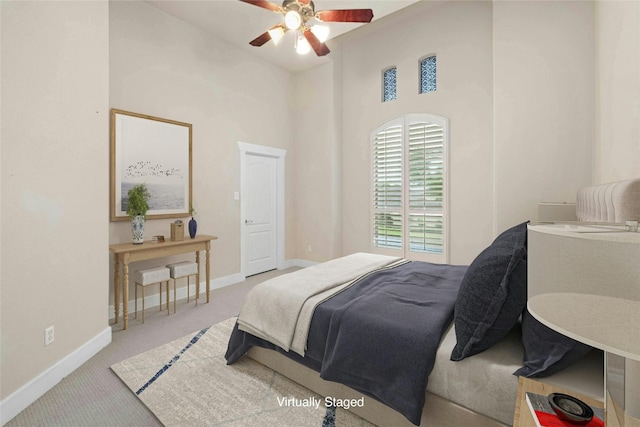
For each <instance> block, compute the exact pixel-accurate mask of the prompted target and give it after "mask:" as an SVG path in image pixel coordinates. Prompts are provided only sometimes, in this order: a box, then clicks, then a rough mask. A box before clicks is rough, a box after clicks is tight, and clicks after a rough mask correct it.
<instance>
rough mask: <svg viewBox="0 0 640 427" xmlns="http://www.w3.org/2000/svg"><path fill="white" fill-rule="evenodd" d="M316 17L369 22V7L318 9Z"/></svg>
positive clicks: (339, 20)
mask: <svg viewBox="0 0 640 427" xmlns="http://www.w3.org/2000/svg"><path fill="white" fill-rule="evenodd" d="M316 18H318V19H319V20H321V21H324V22H371V20H372V19H373V10H371V9H342V10H320V11H318V12H316Z"/></svg>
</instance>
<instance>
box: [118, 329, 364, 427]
mask: <svg viewBox="0 0 640 427" xmlns="http://www.w3.org/2000/svg"><path fill="white" fill-rule="evenodd" d="M234 323H235V318H231V319H227V320H225V321H223V322H221V323H218V324H215V325H213V326H211V327H210V328H205V329H203V330H202V331H199V332H195V333H193V334H190V335H188V336H185V337H183V338H180V339H177V340H175V341H172V342H170V343H168V344H165V345H162V346H160V347H157V348H155V349H153V350H150V351H147V352H145V353H142V354H139V355H137V356H134V357H132V358H130V359H126V360H124V361H122V362H120V363H117V364H115V365H113V366H112V367H111V369H112V370H113V371H114V372H115V373H116V374H117V375H118V376H119V377H120V379H122V381H124V383H125V384H126V385H127V386H128V387H129V388H130V389H131V391H133V392H134V393H136V394H137V396H138V398H139V399H140V400H141V401H142V402H143V403H144V404H145V405H146V406H147V407H148V408H149V410H150V411H151V412H153V414H154V415H155V416H156V417H157V418H158V419H159V420H160V422H162V423H163V424H164V425H165V426H205V425H206V426H241V427H247V426H283V427H288V426H290V427H303V426H311V427H321V426H322V425H323V420H324V419H325V415H326V413H327V409H326V408H325V405H324V400H323V398H322V397H320V396H318V395H316V394H314V393H313V392H311V391H309V390H307V389H306V388H304V387H301V386H300V385H298V384H296V383H294V382H293V381H291V380H289V379H288V378H286V377H283V376H282V375H280V374H278V373H276V372H274V371H273V370H271V369H269V368H267V367H265V366H263V365H261V364H259V363H257V362H255V361H253V360H251V359H249V358H248V357H244V358H242V359H241V360H239V361H238V362H236V363H234V364H233V365H230V366H228V365H226V361H225V359H224V353H225V351H226V349H227V341H228V338H229V335H230V333H231V330H232V328H233V325H234ZM316 406H317V407H316ZM330 412H331V411H330ZM335 425H336V426H337V427H342V426H345V427H351V426H354V427H355V426H371V424H370V423H368V422H366V421H364V420H363V419H362V418H360V417H358V416H356V415H353V414H352V413H350V412H348V411H345V410H343V409H340V408H339V409H338V411H337V413H336V414H335Z"/></svg>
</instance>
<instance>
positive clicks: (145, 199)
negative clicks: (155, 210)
mask: <svg viewBox="0 0 640 427" xmlns="http://www.w3.org/2000/svg"><path fill="white" fill-rule="evenodd" d="M127 195H128V196H129V200H128V201H127V215H129V218H131V234H132V235H133V244H134V245H141V244H142V243H144V221H145V219H146V217H147V211H148V210H149V198H150V197H151V194H150V193H149V190H148V189H147V186H146V185H145V184H137V185H135V186H133V188H131V189H130V190H129V191H128V193H127Z"/></svg>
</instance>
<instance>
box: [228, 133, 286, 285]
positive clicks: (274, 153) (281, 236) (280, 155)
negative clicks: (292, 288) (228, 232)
mask: <svg viewBox="0 0 640 427" xmlns="http://www.w3.org/2000/svg"><path fill="white" fill-rule="evenodd" d="M238 148H239V149H240V274H241V275H242V277H244V278H246V277H247V276H246V274H245V272H246V258H247V257H246V249H247V248H246V247H245V245H246V239H247V228H246V227H245V224H244V220H245V219H246V201H245V199H244V194H246V186H247V179H246V172H247V155H254V156H265V157H272V158H275V159H276V266H277V268H278V270H281V269H283V268H285V265H284V251H285V229H284V210H285V204H284V195H285V186H284V180H285V174H284V168H285V163H284V159H285V156H286V155H287V150H285V149H282V148H273V147H267V146H264V145H257V144H250V143H248V142H241V141H238Z"/></svg>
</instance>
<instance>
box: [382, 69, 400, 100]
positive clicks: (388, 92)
mask: <svg viewBox="0 0 640 427" xmlns="http://www.w3.org/2000/svg"><path fill="white" fill-rule="evenodd" d="M396 72H397V69H396V67H391V68H387V69H386V70H384V72H383V73H382V77H383V81H382V102H387V101H393V100H394V99H396V98H397V94H396V90H397V87H396Z"/></svg>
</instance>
